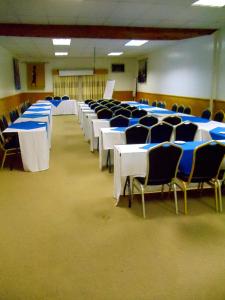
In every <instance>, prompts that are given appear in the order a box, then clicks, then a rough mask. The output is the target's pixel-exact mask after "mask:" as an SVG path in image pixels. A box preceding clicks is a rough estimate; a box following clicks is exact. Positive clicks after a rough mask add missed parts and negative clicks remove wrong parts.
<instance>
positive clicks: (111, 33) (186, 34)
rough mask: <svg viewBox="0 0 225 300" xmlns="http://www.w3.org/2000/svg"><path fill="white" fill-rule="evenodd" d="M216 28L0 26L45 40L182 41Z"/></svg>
mask: <svg viewBox="0 0 225 300" xmlns="http://www.w3.org/2000/svg"><path fill="white" fill-rule="evenodd" d="M215 31H216V29H189V28H188V29H185V28H184V29H181V28H149V27H121V26H88V25H34V24H6V23H0V35H1V36H20V37H22V36H23V37H46V38H53V37H54V38H66V37H67V38H98V39H141V40H180V39H187V38H192V37H197V36H202V35H208V34H212V33H213V32H215Z"/></svg>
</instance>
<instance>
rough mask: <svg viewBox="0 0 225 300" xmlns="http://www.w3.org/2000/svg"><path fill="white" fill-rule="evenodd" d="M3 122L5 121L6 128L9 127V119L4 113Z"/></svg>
mask: <svg viewBox="0 0 225 300" xmlns="http://www.w3.org/2000/svg"><path fill="white" fill-rule="evenodd" d="M2 122H3V124H4V126H5V128H8V127H9V124H8V121H7V119H6V117H5V116H4V115H3V116H2Z"/></svg>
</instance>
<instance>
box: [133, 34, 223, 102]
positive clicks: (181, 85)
mask: <svg viewBox="0 0 225 300" xmlns="http://www.w3.org/2000/svg"><path fill="white" fill-rule="evenodd" d="M212 66H213V36H204V37H199V38H193V39H187V40H183V41H178V42H177V43H176V44H174V45H170V46H168V47H165V48H162V49H160V50H155V51H153V52H152V53H150V54H149V56H148V76H147V83H146V84H138V91H140V92H148V93H156V94H168V95H176V96H186V97H196V98H207V99H208V98H210V94H211V82H212ZM224 99H225V97H224Z"/></svg>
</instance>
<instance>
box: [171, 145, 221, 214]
mask: <svg viewBox="0 0 225 300" xmlns="http://www.w3.org/2000/svg"><path fill="white" fill-rule="evenodd" d="M224 154H225V145H223V144H220V143H219V142H216V141H209V142H207V143H205V144H202V145H200V146H198V147H196V148H195V150H194V153H193V160H192V167H191V171H190V173H189V174H186V172H185V171H182V170H179V173H178V174H177V180H176V183H177V185H178V186H179V187H180V188H181V189H182V190H183V192H184V213H185V214H187V189H188V187H189V184H190V183H192V182H195V183H199V184H200V186H201V188H203V184H204V183H205V182H207V183H208V184H210V185H211V186H213V187H214V190H215V202H216V211H218V200H219V204H220V210H221V211H222V197H221V186H220V181H219V180H218V176H219V171H220V167H221V164H222V161H223V158H224ZM180 169H181V167H180Z"/></svg>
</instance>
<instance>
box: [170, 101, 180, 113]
mask: <svg viewBox="0 0 225 300" xmlns="http://www.w3.org/2000/svg"><path fill="white" fill-rule="evenodd" d="M177 109H178V105H177V104H176V103H174V104H173V105H172V107H171V110H172V111H176V112H177Z"/></svg>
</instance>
